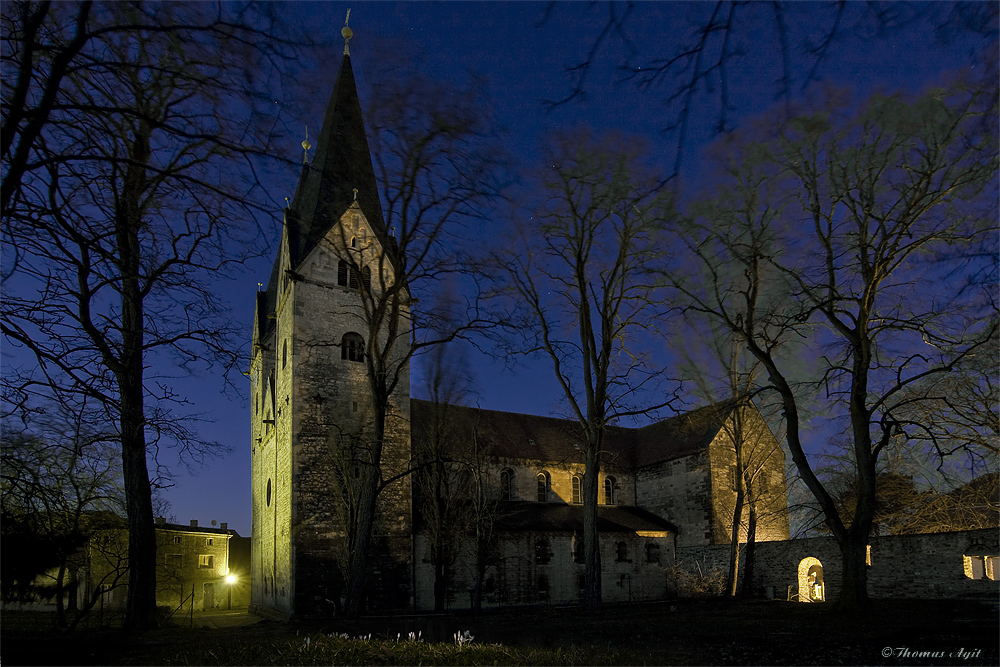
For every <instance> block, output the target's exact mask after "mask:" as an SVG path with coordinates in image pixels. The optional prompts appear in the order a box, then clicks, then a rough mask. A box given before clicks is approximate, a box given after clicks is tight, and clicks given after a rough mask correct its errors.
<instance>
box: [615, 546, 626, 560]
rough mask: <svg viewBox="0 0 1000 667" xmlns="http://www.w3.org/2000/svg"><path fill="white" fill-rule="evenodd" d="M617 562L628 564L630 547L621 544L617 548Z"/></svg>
mask: <svg viewBox="0 0 1000 667" xmlns="http://www.w3.org/2000/svg"><path fill="white" fill-rule="evenodd" d="M615 560H616V561H617V562H619V563H627V562H628V545H627V544H625V543H624V542H619V543H618V546H617V547H615Z"/></svg>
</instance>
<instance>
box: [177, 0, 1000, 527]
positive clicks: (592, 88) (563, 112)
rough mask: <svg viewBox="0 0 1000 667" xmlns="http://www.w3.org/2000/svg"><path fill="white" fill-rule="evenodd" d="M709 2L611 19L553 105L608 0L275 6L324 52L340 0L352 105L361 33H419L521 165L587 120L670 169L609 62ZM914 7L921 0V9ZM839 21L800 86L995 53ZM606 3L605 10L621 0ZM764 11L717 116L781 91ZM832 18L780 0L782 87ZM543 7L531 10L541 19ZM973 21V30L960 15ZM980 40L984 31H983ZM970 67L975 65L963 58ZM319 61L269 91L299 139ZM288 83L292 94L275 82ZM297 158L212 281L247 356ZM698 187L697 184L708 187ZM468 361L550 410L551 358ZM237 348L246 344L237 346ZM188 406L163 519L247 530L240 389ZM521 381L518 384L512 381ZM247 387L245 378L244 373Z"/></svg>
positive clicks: (535, 409)
mask: <svg viewBox="0 0 1000 667" xmlns="http://www.w3.org/2000/svg"><path fill="white" fill-rule="evenodd" d="M714 6H715V3H710V2H704V3H639V4H638V5H636V6H635V8H634V9H633V12H632V15H631V16H630V18H629V21H628V23H627V24H626V30H627V36H628V38H629V39H630V41H631V49H630V48H627V47H626V46H624V45H623V43H622V41H621V40H620V39H618V38H609V41H608V42H607V43H606V44H605V45H603V46H602V48H601V49H600V50H599V51H598V53H597V57H596V59H595V61H594V65H593V68H592V70H591V72H590V74H589V76H588V79H587V81H586V85H585V89H584V90H585V96H584V97H583V98H581V99H579V100H573V101H571V102H568V103H566V104H563V105H561V106H558V107H556V108H554V109H551V108H550V107H548V106H547V105H546V104H545V100H557V99H561V98H564V97H565V96H567V95H568V94H569V93H570V92H571V90H572V81H571V79H570V77H569V75H568V74H567V71H566V68H567V67H568V66H571V65H574V64H577V63H579V62H580V61H581V60H583V59H585V58H586V56H587V53H588V52H589V50H590V49H591V47H592V45H593V43H594V40H595V38H596V36H597V35H598V34H599V33H600V31H601V29H602V28H603V26H604V24H605V21H606V19H607V16H608V11H609V9H608V6H607V5H604V4H596V5H591V4H590V3H569V4H558V5H555V6H553V7H551V11H549V12H548V16H547V17H546V11H547V9H549V8H550V7H549V5H548V4H544V3H440V4H438V3H433V4H432V3H424V2H414V3H372V4H369V3H321V2H309V3H282V4H280V5H278V10H279V13H280V14H281V15H282V16H283V17H284V20H285V21H287V22H288V23H289V24H290V25H298V26H301V28H302V29H303V30H305V31H307V32H309V33H310V34H311V35H312V36H313V37H314V38H316V39H318V40H326V41H328V42H329V43H330V45H331V50H330V52H329V53H330V54H331V56H332V54H338V55H336V62H337V64H338V65H339V58H340V56H339V53H340V49H341V48H342V44H343V40H342V39H341V37H340V29H341V27H342V26H343V23H344V15H345V14H346V12H347V9H348V8H349V7H350V8H351V18H350V25H351V28H352V30H353V31H354V38H353V39H352V40H351V45H350V46H351V58H352V63H353V66H354V71H355V75H356V77H357V78H358V83H359V88H360V91H361V95H362V106H363V107H364V105H365V90H366V89H367V87H368V86H370V85H372V84H373V83H374V82H375V80H377V77H378V72H379V66H380V64H379V63H378V62H372V59H371V58H370V57H369V54H370V53H371V45H373V44H377V43H379V42H380V41H385V40H395V39H397V38H402V41H401V42H400V43H402V44H406V43H409V44H415V45H419V49H420V50H422V51H424V52H425V53H426V54H427V57H426V58H425V59H424V61H423V62H422V63H421V68H422V69H423V71H424V72H425V73H426V74H428V75H429V76H431V77H433V78H435V79H439V80H442V81H449V80H452V79H453V78H456V77H461V76H463V75H464V73H465V72H467V71H474V72H477V73H478V74H481V75H483V76H485V77H486V80H487V81H488V83H489V89H490V92H491V96H492V98H493V100H494V102H495V104H496V114H497V118H498V120H499V121H500V122H501V123H502V124H503V125H504V126H506V128H507V131H508V132H509V135H508V137H507V139H506V145H507V148H508V149H509V150H510V152H511V154H512V155H513V156H514V157H515V158H516V159H518V160H520V161H522V164H523V165H525V166H526V167H535V166H537V165H536V162H535V160H536V156H537V146H538V139H539V138H540V137H543V136H544V135H545V134H546V133H547V132H549V131H551V130H552V129H554V128H572V127H576V126H578V125H590V126H593V127H594V128H597V129H599V130H605V129H606V130H616V131H627V132H629V133H637V134H643V135H645V136H647V137H648V138H649V140H650V141H651V142H652V143H653V146H654V147H656V149H657V151H658V152H659V153H660V154H662V159H663V167H664V169H665V170H667V169H669V168H670V167H671V166H672V165H673V161H674V146H675V140H674V139H673V138H671V137H670V136H668V135H665V134H664V133H663V131H662V130H663V128H664V126H665V125H666V124H667V123H668V112H667V110H666V107H665V104H664V99H665V98H666V97H667V96H668V95H669V93H670V90H671V88H670V86H669V85H663V86H658V87H656V86H654V87H652V88H650V89H649V90H645V91H639V90H638V89H637V87H636V86H635V85H634V84H633V83H629V82H622V81H620V79H621V70H620V69H619V68H620V66H621V65H622V64H624V63H626V62H627V63H628V64H630V65H634V66H643V65H647V64H649V63H650V62H652V61H653V60H654V59H656V58H658V57H666V56H668V55H670V54H672V53H673V52H674V51H675V50H676V49H677V47H678V44H680V43H688V42H690V41H691V40H692V38H691V35H692V31H693V29H694V27H695V26H696V25H698V24H699V23H700V22H703V21H704V20H706V18H707V17H708V15H710V14H711V12H712V10H713V8H714ZM926 7H927V6H925V9H926ZM848 8H849V11H848V14H849V15H848V16H846V17H845V18H844V19H842V26H843V27H844V28H845V29H844V30H843V32H842V34H841V35H840V38H839V39H838V41H836V42H835V43H834V44H833V45H832V46H831V47H830V51H829V53H828V54H827V57H826V59H825V61H824V62H823V63H822V65H821V66H820V67H819V68H818V70H817V71H816V79H817V82H815V83H812V84H811V85H812V86H817V85H824V84H827V83H834V84H837V85H839V86H846V87H848V88H850V89H852V90H853V91H854V92H855V94H856V95H857V96H858V97H859V98H862V97H863V96H864V95H866V94H867V93H870V92H872V91H873V90H884V91H886V92H892V91H896V90H904V91H919V90H920V89H922V88H923V87H925V86H927V85H931V84H933V83H936V82H939V81H941V80H942V78H943V77H945V76H947V73H948V72H955V71H959V70H967V69H969V68H971V67H974V66H977V64H976V63H977V62H978V58H979V57H980V56H981V55H982V53H983V52H984V48H985V47H986V46H987V44H991V46H990V50H989V51H988V53H989V57H992V58H996V42H995V41H992V42H989V41H988V40H987V39H985V38H984V37H982V36H981V35H980V34H977V31H976V30H972V29H968V28H965V29H960V30H957V31H952V32H950V33H948V35H947V39H943V38H942V36H943V33H942V31H940V30H936V28H937V24H936V23H934V22H930V21H927V20H923V19H920V18H919V17H918V18H917V19H916V20H914V21H912V22H910V23H908V24H906V25H903V26H902V27H899V28H896V29H894V30H890V31H882V32H881V33H880V31H878V30H877V29H876V28H875V27H874V23H873V22H872V21H871V20H870V19H866V18H865V15H864V12H866V11H867V6H866V5H864V4H862V3H849V5H848ZM623 9H624V8H623V7H622V6H616V10H617V11H623ZM936 9H940V10H942V11H940V12H938V15H939V16H945V15H947V13H948V11H949V10H950V9H951V5H945V6H939V7H937V8H936ZM769 16H770V15H769V14H768V13H766V12H764V11H762V10H760V9H756V10H755V13H752V14H748V15H747V21H746V25H742V26H739V30H738V31H737V33H736V34H737V36H736V39H737V41H736V42H735V43H734V45H735V46H737V47H738V50H739V51H740V53H741V55H740V57H739V58H738V59H736V60H734V61H733V62H732V67H731V69H730V76H731V80H730V86H729V94H730V107H729V109H728V111H727V115H728V119H729V124H730V125H738V124H740V123H742V122H745V121H747V120H749V119H750V118H752V117H755V116H758V115H761V114H768V113H776V111H775V109H776V105H777V104H779V103H780V102H781V100H780V88H779V84H778V80H779V78H780V75H781V67H782V62H781V58H780V54H779V51H778V48H777V44H778V39H777V35H776V31H775V28H774V23H773V20H771V19H769V18H768V17H769ZM831 18H832V13H831V9H830V6H829V5H827V4H820V3H807V2H803V3H791V6H790V7H789V12H788V14H787V15H786V21H787V25H788V27H789V44H790V46H791V48H792V53H791V55H792V59H791V61H790V63H789V64H790V68H791V69H790V72H791V73H792V74H793V77H794V78H795V85H794V87H793V88H792V93H793V95H794V96H796V97H799V96H802V95H805V94H808V92H809V90H810V88H809V87H805V88H804V87H803V83H804V80H805V73H806V71H807V68H809V67H811V66H812V60H809V59H808V58H807V57H805V56H804V55H803V53H802V49H801V45H802V44H803V43H804V41H805V40H815V39H816V38H817V35H819V34H820V32H821V30H822V29H823V27H824V26H827V25H829V22H830V20H831ZM543 19H544V20H543ZM974 27H976V28H978V26H974ZM991 28H992V33H991V34H992V39H993V40H995V36H996V33H995V29H996V26H995V25H993V26H991ZM978 66H981V65H978ZM321 69H322V70H323V71H322V72H317V71H311V70H303V71H302V72H301V74H300V76H301V80H303V81H308V82H309V84H310V85H312V86H313V87H315V89H316V90H320V91H322V92H321V93H320V94H319V95H316V96H315V99H298V100H295V99H287V98H283V99H280V100H276V104H279V105H280V109H281V115H282V120H283V122H284V123H287V125H288V126H289V127H302V128H303V132H304V128H305V126H306V125H307V124H308V126H309V128H310V130H309V131H310V135H311V136H314V135H313V133H314V132H315V134H316V135H318V133H319V123H320V120H321V118H322V113H323V111H324V108H325V105H326V102H327V100H328V99H329V93H330V91H331V90H332V87H333V84H334V81H333V77H334V76H335V74H336V70H337V67H336V66H328V67H325V68H321ZM288 90H294V87H292V86H290V87H289V88H288ZM717 92H718V91H717V89H716V91H715V92H714V93H708V92H706V91H705V90H704V89H703V90H702V91H701V93H700V96H699V98H698V99H697V102H696V109H697V112H696V113H694V114H693V115H692V123H693V124H692V127H691V129H690V136H689V139H688V142H687V144H686V146H685V148H686V150H685V153H684V156H683V162H682V165H683V166H682V171H681V174H682V176H683V179H682V181H683V182H685V183H687V184H689V185H690V187H691V188H695V187H699V186H704V185H705V181H704V178H705V176H704V172H703V170H702V168H701V166H702V164H703V160H702V159H701V154H702V151H703V150H704V149H705V148H706V147H707V145H708V144H709V143H710V141H711V140H712V138H713V137H714V136H715V122H716V120H717V118H718V102H717ZM301 139H302V137H301V136H298V137H294V136H293V137H290V138H289V141H288V142H287V143H288V145H287V151H288V153H289V156H296V155H300V154H301V148H300V147H299V142H300V141H301ZM297 177H298V170H296V169H289V170H288V173H287V174H285V175H284V177H283V180H282V178H281V177H280V176H279V178H278V179H277V180H276V181H275V182H274V183H273V185H272V186H271V187H272V188H273V189H272V191H270V192H269V196H270V197H271V198H272V199H273V201H274V220H273V229H272V235H271V239H270V241H271V243H272V247H271V249H269V250H267V252H266V253H265V254H266V257H263V258H261V259H259V260H258V261H256V262H253V263H250V264H248V265H247V266H246V267H245V271H244V272H243V275H242V277H241V279H240V280H238V281H236V282H227V283H226V284H225V285H223V286H221V287H220V288H221V289H225V290H226V291H227V293H229V294H230V295H231V298H230V301H231V303H232V308H233V317H234V318H236V319H237V320H238V321H240V322H243V323H245V329H246V341H245V345H246V348H247V354H248V355H249V343H250V337H251V333H252V324H253V311H252V306H253V302H254V296H253V293H254V291H255V290H256V289H257V283H258V282H263V283H266V281H267V278H268V275H269V272H270V267H271V262H272V260H273V256H274V252H275V251H276V248H277V243H278V241H279V239H280V218H279V214H280V209H281V206H282V205H283V201H284V198H285V197H290V196H291V195H292V192H293V190H294V187H295V183H296V179H297ZM709 185H710V184H709ZM504 210H505V209H503V208H502V207H501V208H498V213H497V218H496V220H495V221H493V222H492V223H490V224H489V225H487V224H484V225H482V228H481V230H479V235H480V236H481V237H482V238H484V239H486V238H491V236H492V235H493V234H494V233H495V230H494V229H492V225H497V226H503V225H504V224H505V221H504V219H503V217H502V216H503V213H502V212H503V211H504ZM466 353H467V355H468V356H467V359H468V361H469V364H470V366H471V367H472V368H473V370H474V372H475V375H476V378H477V380H478V382H477V387H476V389H477V390H478V403H479V405H481V406H482V407H485V408H489V409H496V410H506V411H512V412H526V413H534V414H562V412H561V409H560V403H559V398H560V395H559V389H558V386H557V385H556V382H555V380H554V378H553V377H552V376H551V370H549V369H548V367H546V366H545V365H544V364H542V363H536V364H533V365H526V366H523V367H521V368H519V369H517V370H515V371H514V372H509V371H506V370H504V369H503V367H502V365H501V364H499V363H495V362H493V361H492V360H491V359H489V358H487V357H483V356H479V355H478V354H477V353H475V352H474V351H472V350H468V351H467V352H466ZM248 358H249V356H248ZM185 384H186V385H187V387H188V389H189V391H190V392H191V393H192V395H193V396H196V397H197V401H198V403H199V404H200V406H201V408H202V409H203V410H204V411H206V412H207V413H208V415H209V416H210V417H212V418H214V420H215V421H214V423H213V424H209V425H206V426H205V427H204V428H203V429H202V432H203V434H204V435H205V436H207V437H208V438H211V439H215V440H218V441H220V442H221V443H222V444H224V445H226V446H228V447H229V448H231V453H230V454H228V455H225V456H223V457H220V458H218V459H216V460H214V461H210V462H208V463H207V464H205V465H203V466H200V467H198V468H197V469H195V470H190V471H188V470H186V469H185V467H184V466H183V464H173V463H171V462H170V461H165V462H166V463H168V464H171V468H172V469H173V471H174V473H175V485H174V486H173V487H172V488H171V489H169V490H167V491H165V492H164V494H163V495H164V497H165V499H166V500H168V501H169V502H170V504H171V511H172V514H173V518H174V519H176V520H177V521H178V522H180V523H187V522H188V521H189V520H190V519H198V520H199V522H200V523H201V525H207V524H209V522H210V521H211V520H213V519H214V520H217V521H220V522H223V521H225V522H228V524H229V527H230V528H235V529H236V530H238V531H239V532H240V534H242V535H248V534H249V532H250V444H249V443H250V413H249V404H248V401H247V399H246V397H245V396H244V397H237V396H228V395H222V394H220V393H219V392H220V391H221V387H222V382H221V380H218V379H217V378H211V377H199V378H194V379H193V380H192V381H191V382H186V383H185ZM411 387H412V393H413V395H414V396H415V397H423V396H425V395H426V393H425V392H424V391H423V389H422V385H421V380H420V371H419V365H417V367H415V368H414V370H413V374H412V380H411ZM527 387H530V390H526V389H525V388H527ZM244 389H245V393H247V394H248V393H249V380H247V381H246V384H245V387H244Z"/></svg>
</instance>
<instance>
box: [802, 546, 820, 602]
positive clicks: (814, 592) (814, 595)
mask: <svg viewBox="0 0 1000 667" xmlns="http://www.w3.org/2000/svg"><path fill="white" fill-rule="evenodd" d="M825 601H826V585H825V584H824V582H823V564H822V563H821V562H819V559H818V558H813V557H812V556H809V557H807V558H803V559H802V560H801V561H800V562H799V602H825Z"/></svg>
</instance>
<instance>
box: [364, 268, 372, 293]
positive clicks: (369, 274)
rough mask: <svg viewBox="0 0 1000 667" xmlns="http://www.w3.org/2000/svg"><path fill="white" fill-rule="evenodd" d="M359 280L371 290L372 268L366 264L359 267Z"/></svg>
mask: <svg viewBox="0 0 1000 667" xmlns="http://www.w3.org/2000/svg"><path fill="white" fill-rule="evenodd" d="M361 282H362V283H364V285H365V289H366V290H368V291H371V289H372V270H371V269H370V268H368V267H367V266H366V267H364V268H363V269H361Z"/></svg>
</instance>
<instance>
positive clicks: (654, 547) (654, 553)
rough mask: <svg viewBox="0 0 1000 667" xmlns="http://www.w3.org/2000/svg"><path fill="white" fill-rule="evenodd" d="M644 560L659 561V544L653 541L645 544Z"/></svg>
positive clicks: (648, 561) (649, 561)
mask: <svg viewBox="0 0 1000 667" xmlns="http://www.w3.org/2000/svg"><path fill="white" fill-rule="evenodd" d="M646 562H647V563H659V562H660V545H659V544H656V543H655V542H648V543H647V544H646Z"/></svg>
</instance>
